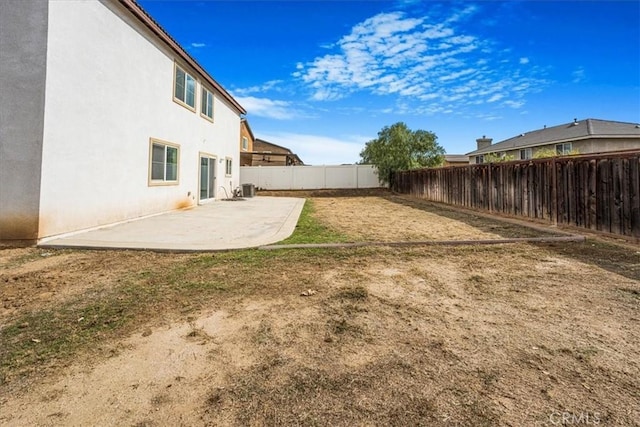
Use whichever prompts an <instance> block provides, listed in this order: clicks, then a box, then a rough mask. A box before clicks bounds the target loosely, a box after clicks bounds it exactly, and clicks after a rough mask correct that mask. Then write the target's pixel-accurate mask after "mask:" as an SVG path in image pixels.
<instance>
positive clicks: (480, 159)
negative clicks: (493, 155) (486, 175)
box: [476, 154, 484, 165]
mask: <svg viewBox="0 0 640 427" xmlns="http://www.w3.org/2000/svg"><path fill="white" fill-rule="evenodd" d="M483 163H484V155H483V154H480V155H478V156H476V165H481V164H483Z"/></svg>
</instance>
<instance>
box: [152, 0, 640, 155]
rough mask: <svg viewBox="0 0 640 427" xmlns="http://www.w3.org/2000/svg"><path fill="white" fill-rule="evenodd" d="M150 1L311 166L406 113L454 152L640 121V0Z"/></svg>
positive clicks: (270, 131) (258, 118)
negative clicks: (574, 124) (590, 122)
mask: <svg viewBox="0 0 640 427" xmlns="http://www.w3.org/2000/svg"><path fill="white" fill-rule="evenodd" d="M140 4H141V5H142V6H143V7H144V8H145V9H146V10H147V11H148V12H149V14H150V15H151V16H153V17H154V19H156V20H157V21H158V22H159V23H160V25H162V26H163V27H164V28H165V29H166V30H167V31H168V32H169V34H171V35H172V36H173V37H174V38H175V39H176V40H177V41H178V42H179V43H180V44H181V45H182V46H183V47H185V48H186V49H187V51H188V52H189V53H190V54H191V55H192V56H193V57H194V58H195V59H196V60H197V61H198V62H199V63H200V64H201V65H202V66H204V67H205V69H207V70H208V71H209V73H210V74H211V75H212V77H213V78H215V79H216V80H217V81H218V82H219V83H221V84H222V85H223V86H224V87H225V88H226V89H227V90H228V91H229V92H231V94H232V95H233V96H234V97H235V98H236V99H237V100H238V101H239V102H240V103H241V104H242V105H243V106H244V107H245V108H246V109H247V111H248V113H247V119H248V120H249V123H250V125H251V128H252V130H253V132H254V134H255V136H256V137H257V138H262V139H266V140H268V141H271V142H273V143H276V144H279V145H283V146H285V147H288V148H290V149H292V150H293V151H294V152H295V153H297V154H298V155H299V156H300V157H301V158H302V160H303V161H304V162H305V163H307V164H341V163H353V162H356V161H358V160H359V153H360V151H361V150H362V148H363V147H364V144H365V143H366V142H367V141H369V140H371V139H373V138H375V137H376V135H377V133H378V131H379V130H380V129H381V128H382V127H384V126H387V125H391V124H393V123H396V122H398V121H403V122H405V123H407V124H408V125H409V127H410V128H412V129H424V130H428V131H432V132H434V133H435V134H436V135H437V136H438V142H439V143H440V144H441V145H442V146H443V147H444V148H445V150H446V151H447V153H451V154H464V153H467V152H469V151H472V150H474V149H475V146H476V142H475V139H476V138H479V137H481V136H482V135H486V136H487V137H491V138H494V142H497V141H500V140H503V139H507V138H510V137H512V136H514V135H516V134H520V133H522V132H527V131H531V130H535V129H539V128H542V127H543V126H544V125H547V126H553V125H558V124H562V123H568V122H570V121H572V120H573V119H574V118H578V119H585V118H599V119H606V120H617V121H625V122H634V123H637V122H640V2H639V1H509V2H502V1H480V2H470V1H457V2H437V1H415V0H414V1H409V0H405V1H338V0H335V1H319V0H316V1H243V0H240V1H195V0H194V1H191V0H181V1H153V0H140Z"/></svg>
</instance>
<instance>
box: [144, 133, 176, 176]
mask: <svg viewBox="0 0 640 427" xmlns="http://www.w3.org/2000/svg"><path fill="white" fill-rule="evenodd" d="M179 149H180V147H179V146H178V145H175V144H170V143H168V142H163V141H158V140H154V139H152V140H151V153H150V156H149V157H150V159H149V160H150V165H149V178H150V183H152V184H165V183H177V182H178V158H179Z"/></svg>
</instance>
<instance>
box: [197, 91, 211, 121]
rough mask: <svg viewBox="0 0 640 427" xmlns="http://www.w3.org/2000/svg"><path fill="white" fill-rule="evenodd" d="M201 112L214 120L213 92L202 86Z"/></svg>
mask: <svg viewBox="0 0 640 427" xmlns="http://www.w3.org/2000/svg"><path fill="white" fill-rule="evenodd" d="M200 114H202V116H203V117H205V118H207V119H209V120H211V121H213V93H212V92H211V91H210V90H208V89H206V88H204V87H203V88H202V96H201V101H200Z"/></svg>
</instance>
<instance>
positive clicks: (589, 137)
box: [465, 135, 640, 156]
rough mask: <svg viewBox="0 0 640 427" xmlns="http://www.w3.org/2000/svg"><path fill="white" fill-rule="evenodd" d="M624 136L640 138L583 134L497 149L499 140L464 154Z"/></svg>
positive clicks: (639, 136)
mask: <svg viewBox="0 0 640 427" xmlns="http://www.w3.org/2000/svg"><path fill="white" fill-rule="evenodd" d="M624 138H640V135H585V136H579V137H577V138H563V139H553V140H549V141H544V142H536V143H531V144H525V145H518V146H516V147H507V148H498V149H496V145H498V144H500V142H499V143H497V144H494V145H490V146H489V147H486V148H482V149H480V150H475V151H471V152H470V153H467V154H465V156H475V155H478V154H487V153H496V152H502V151H511V150H522V149H525V148H533V147H540V146H542V145H550V144H563V143H566V142H573V141H584V140H587V139H624Z"/></svg>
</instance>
